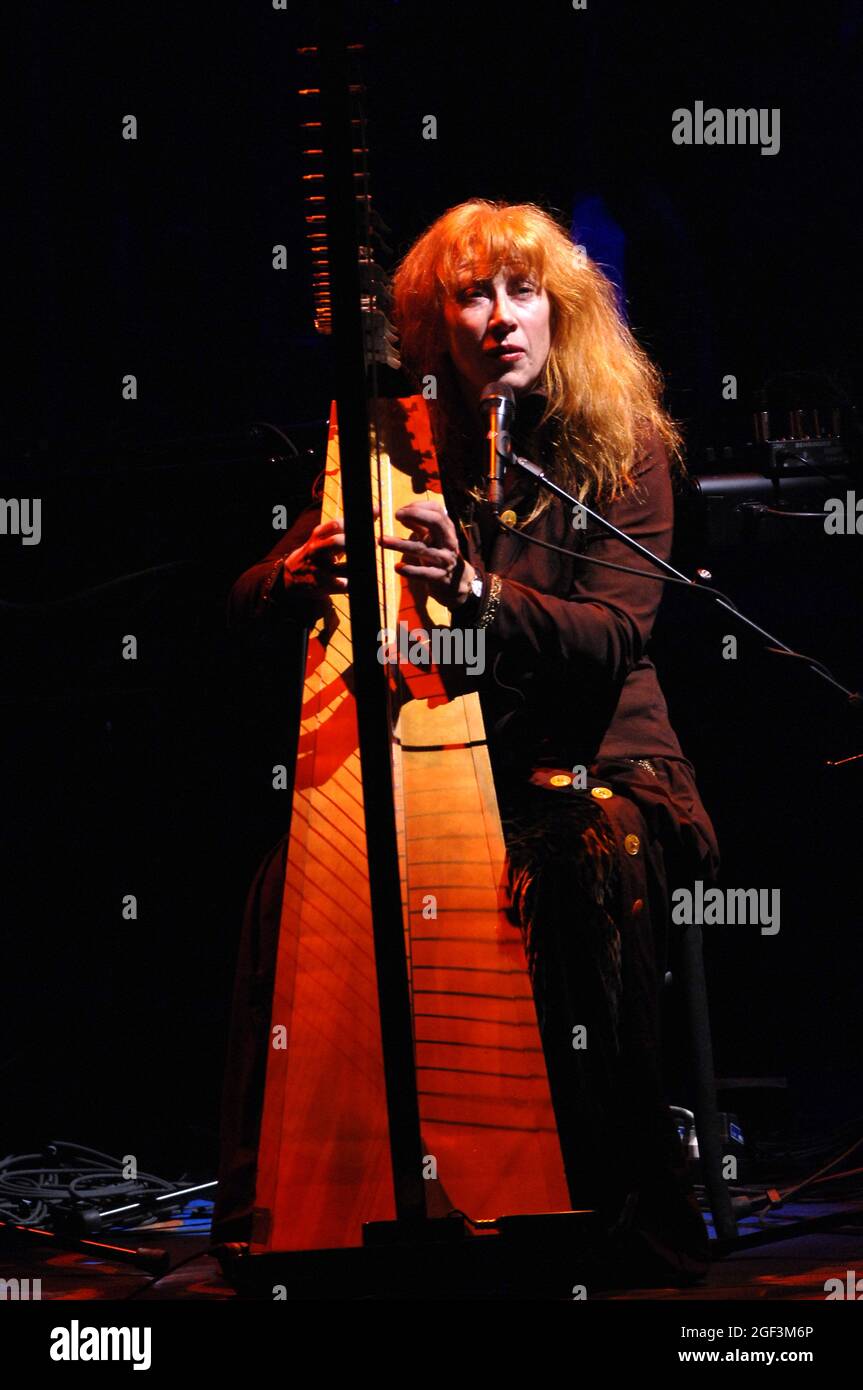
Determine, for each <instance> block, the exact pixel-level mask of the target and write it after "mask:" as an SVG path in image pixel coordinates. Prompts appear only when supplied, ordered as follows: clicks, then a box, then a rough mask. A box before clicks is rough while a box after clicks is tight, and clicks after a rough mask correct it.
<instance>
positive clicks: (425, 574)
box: [378, 502, 476, 609]
mask: <svg viewBox="0 0 863 1390" xmlns="http://www.w3.org/2000/svg"><path fill="white" fill-rule="evenodd" d="M396 520H397V521H400V522H401V523H402V525H403V526H408V527H410V529H411V533H412V534H411V538H410V540H401V539H400V538H399V537H398V536H381V537H379V541H378V543H379V545H382V546H384V547H385V548H386V549H387V550H399V551H401V553H402V554H403V555H404V556H405V559H404V560H402V561H401V562H400V563H399V564H397V565H396V567H395V568H396V573H397V574H403V575H404V576H405V578H406V579H416V580H420V581H422V582H423V583H424V584H425V586H426V588H427V590H428V592H429V593H430V594H431V596H432V598H435V599H437V600H438V602H439V603H443V604H445V605H446V607H447V608H449V609H453V608H459V607H460V606H461V604H463V603H464V602H465V600H466V599H467V598H468V597H469V595H470V592H471V588H470V586H471V580H472V579H473V578H474V575H475V573H476V571H475V570H474V568H473V565H471V564H469V563H468V562H467V561H466V560H465V559H464V557H463V556H462V555H461V553H460V552H459V548H458V536H457V535H456V529H455V526H454V524H453V522H452V519H451V518H450V516H449V515H448V514H447V512H446V511H445V510H444V508H443V507H441V506H439V505H438V504H437V503H436V502H409V503H408V505H407V506H406V507H400V508H399V510H398V511H397V512H396Z"/></svg>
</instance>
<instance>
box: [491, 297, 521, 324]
mask: <svg viewBox="0 0 863 1390" xmlns="http://www.w3.org/2000/svg"><path fill="white" fill-rule="evenodd" d="M514 326H515V318H514V317H513V312H512V304H511V303H510V301H509V299H508V298H507V296H506V294H505V293H504V292H503V291H499V292H498V293H497V294H496V295H495V297H494V303H493V305H492V311H491V317H490V319H489V328H496V329H498V330H500V329H501V328H506V329H509V328H513V327H514Z"/></svg>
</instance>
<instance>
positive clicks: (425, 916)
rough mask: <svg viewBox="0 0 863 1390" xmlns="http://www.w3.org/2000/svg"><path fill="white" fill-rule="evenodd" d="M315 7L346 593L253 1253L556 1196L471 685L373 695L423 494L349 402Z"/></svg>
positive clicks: (322, 641) (331, 616)
mask: <svg viewBox="0 0 863 1390" xmlns="http://www.w3.org/2000/svg"><path fill="white" fill-rule="evenodd" d="M325 9H326V10H327V14H326V16H325V17H323V18H322V24H323V26H324V28H325V29H326V30H327V33H325V34H322V36H321V45H320V52H319V53H318V54H316V58H317V60H319V62H320V65H321V67H320V71H321V77H320V80H319V85H315V84H312V85H310V86H309V87H308V88H305V89H304V93H305V95H306V96H307V97H308V98H309V99H310V100H311V101H317V102H319V103H320V105H319V116H318V117H317V118H316V119H313V120H312V119H310V121H309V122H308V123H307V125H306V130H307V133H308V134H309V135H310V136H311V139H310V141H309V148H310V152H311V153H312V154H313V155H320V159H321V162H322V165H323V170H322V172H324V173H325V174H326V180H325V181H324V180H323V179H319V178H318V177H317V175H316V174H313V175H311V176H310V177H309V181H308V187H309V189H310V191H309V192H308V194H307V201H306V203H305V207H306V217H307V225H308V226H309V228H310V238H311V243H310V244H311V245H312V248H313V256H314V259H315V262H316V265H317V269H316V271H315V276H316V279H315V285H316V298H317V306H316V307H317V315H318V326H319V328H322V329H323V330H324V331H328V330H329V329H330V328H331V327H332V328H334V329H335V337H336V343H335V346H336V363H337V366H336V397H337V399H336V403H335V404H334V406H333V408H332V411H331V417H330V425H329V440H328V453H327V464H326V480H325V488H324V495H323V509H322V519H324V520H326V519H328V518H329V517H331V516H334V515H337V514H339V513H342V514H343V515H344V516H345V524H346V539H347V552H348V557H349V565H350V595H349V597H345V596H341V595H337V596H335V597H334V598H333V600H332V603H331V606H330V608H329V611H328V613H327V614H326V616H325V617H324V618H322V619H321V620H320V621H319V622H318V624H317V626H316V627H314V629H312V630H311V632H310V633H309V638H308V647H307V660H306V670H305V686H304V692H303V700H302V715H301V727H300V735H299V747H298V757H297V766H296V777H295V787H294V794H293V809H292V821H291V836H290V842H289V848H288V856H287V872H286V877H285V883H284V894H283V902H282V910H281V920H280V927H279V938H278V957H277V963H276V975H275V989H274V997H273V1004H272V1017H271V1026H270V1037H269V1040H268V1043H269V1045H268V1053H267V1068H266V1083H265V1091H264V1102H263V1111H262V1119H261V1127H260V1140H259V1146H258V1155H257V1174H256V1190H255V1201H254V1221H253V1231H252V1237H251V1242H250V1245H249V1254H250V1255H252V1256H257V1255H266V1254H268V1253H271V1252H296V1253H299V1252H312V1251H325V1250H326V1251H337V1250H342V1251H344V1250H347V1249H350V1248H352V1247H358V1246H360V1245H363V1244H369V1243H372V1242H373V1241H374V1240H376V1239H380V1238H383V1236H382V1233H384V1232H386V1231H387V1230H390V1231H395V1232H397V1233H399V1234H400V1236H402V1237H404V1235H405V1233H406V1232H407V1233H409V1234H411V1235H412V1236H413V1237H416V1238H417V1239H419V1240H422V1239H424V1238H425V1237H424V1233H426V1232H427V1231H428V1229H429V1227H430V1226H433V1225H434V1223H435V1221H436V1219H437V1218H446V1217H447V1216H448V1214H450V1213H453V1212H458V1213H467V1215H468V1217H469V1218H470V1219H471V1225H472V1227H473V1228H474V1229H478V1228H480V1227H481V1225H482V1223H483V1222H489V1223H492V1222H494V1221H496V1220H497V1219H498V1218H500V1217H502V1216H510V1217H517V1216H519V1215H524V1216H529V1215H536V1214H540V1213H551V1212H564V1211H567V1210H568V1208H569V1205H570V1203H569V1196H568V1192H567V1185H566V1179H565V1176H564V1167H563V1161H562V1156H561V1149H560V1142H559V1138H558V1133H557V1127H556V1124H555V1117H554V1112H553V1108H552V1102H551V1097H550V1091H549V1083H548V1078H547V1074H546V1068H545V1060H544V1056H543V1050H542V1044H541V1041H540V1035H539V1030H538V1024H537V1019H536V1011H535V1005H534V1001H533V995H532V991H531V986H530V981H529V977H528V973H527V967H526V963H525V958H524V951H523V945H522V941H521V935H520V932H519V930H518V929H517V928H516V927H515V926H513V925H511V923H510V922H509V920H508V919H507V917H506V915H505V911H504V908H505V889H504V867H505V848H504V841H503V835H502V831H501V825H500V818H499V813H498V808H497V802H496V799H495V793H494V785H493V781H492V773H491V765H490V761H489V754H488V749H487V746H486V741H485V734H484V730H483V723H482V714H481V710H480V703H479V696H478V695H477V694H476V693H475V692H473V693H468V694H459V695H457V696H452V697H451V695H450V693H449V691H450V684H451V683H450V681H449V680H448V673H447V670H446V669H444V667H443V666H441V665H440V664H439V665H437V666H436V665H435V664H434V662H433V660H431V659H429V660H428V661H415V662H413V663H411V662H410V661H407V662H404V661H403V662H402V663H401V664H400V665H399V667H398V675H399V679H398V681H396V680H395V679H394V675H395V673H394V671H393V670H392V669H391V668H389V667H388V665H387V662H386V661H385V660H382V640H384V641H385V639H382V636H381V634H383V633H386V632H387V630H389V631H390V632H405V631H406V632H411V631H416V630H418V629H422V630H423V632H425V633H426V634H429V633H431V632H432V631H434V630H438V631H443V630H446V629H448V628H449V614H448V612H447V610H445V609H444V608H442V607H439V606H437V605H435V604H434V602H433V601H431V600H429V601H428V602H427V603H423V602H422V601H421V600H420V599H418V598H417V596H416V594H415V592H412V590H411V588H410V586H409V585H408V583H407V582H406V581H404V580H403V579H402V578H401V577H400V576H399V575H397V574H396V573H395V572H394V569H393V565H394V563H395V556H394V555H393V554H392V553H391V552H389V551H384V550H383V549H381V548H380V547H377V546H376V544H375V531H376V529H377V530H378V531H380V532H388V533H389V534H393V533H394V532H395V531H397V529H398V527H397V523H396V522H395V521H394V515H393V514H394V512H395V511H396V510H397V508H398V507H399V506H401V505H402V504H403V503H404V502H405V501H409V500H417V499H419V498H423V497H425V498H427V499H428V500H432V501H435V500H436V501H438V502H441V501H442V497H441V483H440V478H439V475H438V466H437V459H436V456H435V450H434V444H433V440H432V433H431V427H430V422H429V415H428V410H427V406H426V402H425V400H424V399H423V398H422V397H421V396H413V397H408V398H400V399H393V400H383V399H380V398H376V397H375V395H374V390H373V392H372V397H373V398H372V401H371V404H370V403H369V401H368V399H367V367H368V360H369V357H371V358H372V359H373V358H374V357H375V355H376V354H375V348H376V349H377V353H378V355H381V354H382V355H383V356H384V357H385V358H386V359H387V360H389V357H390V355H391V352H392V339H391V336H390V334H389V332H388V326H387V323H386V319H385V317H384V315H383V314H382V312H381V311H380V309H379V304H378V300H377V298H376V296H375V294H374V292H373V291H372V290H370V285H376V284H380V277H379V275H378V273H377V272H376V270H374V269H373V267H372V263H371V262H372V257H371V252H370V250H369V243H370V237H368V235H366V236H365V237H364V236H363V235H362V234H361V236H360V251H359V254H358V252H357V237H356V231H355V227H356V213H357V210H358V209H359V211H360V213H361V214H362V215H363V217H364V221H365V226H366V227H367V226H368V219H369V212H370V204H369V194H368V184H367V178H366V176H365V174H364V156H365V130H364V124H363V121H362V118H361V117H358V116H357V115H356V114H355V113H354V112H353V111H352V110H351V106H350V93H351V90H353V91H356V88H357V86H358V84H357V83H356V82H351V80H350V75H349V72H348V51H347V50H346V47H345V44H344V40H343V37H342V35H341V34H340V32H339V24H338V8H337V7H336V6H333V7H325ZM322 130H325V131H326V136H327V138H326V142H323V141H322V142H320V145H323V144H324V143H326V147H327V148H326V151H325V152H324V150H323V149H322V148H321V147H320V145H319V142H318V140H317V139H316V138H315V137H316V136H317V134H318V133H319V132H320V131H322ZM358 162H359V170H358ZM358 175H359V176H358ZM324 188H325V189H326V191H325V192H324ZM363 301H365V310H366V312H365V316H364V315H363ZM370 324H371V328H370V327H369V325H370ZM370 339H371V340H372V341H371V342H370ZM370 349H371V351H370ZM372 375H373V373H372ZM372 384H373V387H374V382H373V383H372ZM375 507H378V508H379V509H380V517H379V519H378V521H377V522H375V520H374V510H373V509H374V508H375ZM431 655H432V656H433V652H432V654H431ZM396 686H398V688H399V690H400V691H401V694H400V696H399V697H398V698H397V697H396V695H395V693H394V692H395V687H396ZM477 1223H478V1224H477ZM449 1225H450V1226H451V1225H452V1222H449Z"/></svg>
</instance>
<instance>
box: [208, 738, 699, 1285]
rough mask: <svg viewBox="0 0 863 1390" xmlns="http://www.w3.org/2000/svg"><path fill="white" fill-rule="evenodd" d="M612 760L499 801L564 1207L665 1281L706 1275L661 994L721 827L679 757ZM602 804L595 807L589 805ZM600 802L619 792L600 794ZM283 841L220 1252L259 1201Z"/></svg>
mask: <svg viewBox="0 0 863 1390" xmlns="http://www.w3.org/2000/svg"><path fill="white" fill-rule="evenodd" d="M645 761H646V762H648V763H649V767H648V766H646V765H644V762H637V761H634V760H631V759H615V760H614V761H611V760H606V761H603V762H601V763H595V764H593V765H592V766H591V767H590V769H589V770H588V773H589V775H588V778H587V785H586V787H585V788H584V789H580V790H574V789H573V788H572V787H571V786H564V787H556V786H554V785H553V784H552V782H551V777H552V776H553V775H554V774H555V771H556V770H555V769H547V770H544V771H543V772H541V773H538V774H535V776H534V779H533V780H532V782H531V783H529V784H527V785H526V786H525V785H523V786H521V787H520V788H518V789H517V790H516V789H512V788H509V789H504V790H500V789H499V790H500V805H501V814H502V819H503V823H504V833H505V837H506V840H507V849H508V863H509V870H510V879H511V884H512V890H513V907H512V913H513V916H514V919H515V920H516V921H518V923H519V925H520V926H521V928H522V931H523V933H524V938H525V945H526V950H527V955H528V961H529V968H530V973H531V980H532V983H533V989H534V995H535V998H536V1003H537V1012H538V1017H539V1021H540V1029H541V1033H542V1040H543V1047H544V1050H545V1054H546V1062H547V1066H548V1072H549V1082H550V1085H551V1091H552V1099H553V1102H554V1107H555V1113H556V1117H557V1122H558V1130H559V1133H560V1139H561V1146H562V1150H563V1156H564V1164H565V1168H566V1173H567V1179H568V1183H569V1188H570V1197H571V1200H572V1204H573V1206H579V1207H584V1206H593V1207H596V1208H598V1209H599V1210H600V1212H601V1213H602V1214H603V1215H604V1216H605V1217H606V1218H607V1222H608V1225H609V1226H612V1225H613V1224H614V1223H615V1222H619V1221H620V1219H621V1218H622V1217H623V1219H624V1222H625V1224H628V1225H632V1223H633V1221H634V1223H635V1227H636V1228H638V1229H640V1230H641V1231H642V1232H643V1233H644V1238H645V1240H646V1241H647V1243H648V1245H649V1247H650V1249H651V1250H655V1251H656V1252H657V1254H658V1256H659V1257H660V1258H665V1259H668V1260H669V1261H670V1267H671V1268H672V1269H679V1270H680V1271H681V1272H682V1273H683V1274H684V1275H685V1274H686V1273H695V1274H697V1273H698V1272H699V1271H700V1270H701V1269H703V1267H704V1263H705V1254H706V1235H705V1232H704V1227H703V1222H702V1221H701V1217H700V1215H699V1214H698V1209H697V1206H696V1205H695V1202H694V1198H693V1197H692V1194H691V1188H690V1186H689V1184H688V1181H687V1178H686V1173H685V1164H684V1160H683V1154H682V1149H681V1145H680V1141H679V1138H678V1135H677V1131H676V1128H675V1126H674V1123H673V1121H672V1117H671V1115H670V1112H669V1110H668V1106H667V1104H666V1101H665V1097H664V1094H663V1087H662V1077H661V1065H660V1018H659V1005H660V990H661V985H662V981H663V979H664V975H665V970H666V965H667V959H668V952H669V945H670V943H669V936H668V932H669V927H668V920H669V911H668V902H669V892H670V888H672V887H674V886H677V885H681V886H683V885H685V884H686V883H691V882H692V881H693V879H696V878H702V879H704V880H705V882H707V881H709V882H713V881H715V878H716V874H717V872H718V863H719V853H718V847H717V844H716V837H715V833H714V830H713V826H712V824H711V822H710V819H709V817H708V816H707V813H706V812H705V810H704V807H703V806H702V804H701V799H700V797H699V794H698V790H697V787H696V784H695V778H694V773H693V769H692V765H691V764H690V763H689V762H688V761H687V760H685V759H663V758H651V759H649V760H645ZM596 791H599V795H596V794H595V792H596ZM608 793H611V794H610V795H609V794H608ZM286 855H287V837H285V838H283V839H282V840H280V841H279V843H278V844H277V845H276V846H275V847H274V848H273V849H272V850H271V851H270V853H269V854H268V855H267V857H266V858H265V860H264V861H263V863H262V864H261V866H260V868H259V869H258V872H257V874H256V876H255V879H254V882H253V884H252V886H251V889H250V892H249V896H248V900H247V904H246V912H245V918H244V924H243V933H242V939H241V942H240V951H239V959H238V963H237V975H236V982H235V989H234V999H233V1013H232V1021H231V1031H230V1038H229V1044H228V1058H227V1068H226V1075H225V1084H224V1093H223V1101H222V1116H221V1133H220V1169H219V1187H218V1190H217V1198H216V1211H215V1215H214V1222H213V1239H214V1243H216V1244H220V1243H222V1242H227V1241H246V1240H248V1238H249V1232H250V1227H251V1216H252V1207H253V1201H254V1184H255V1166H256V1157H257V1144H258V1133H259V1128H260V1121H261V1109H262V1104H263V1093H264V1080H265V1073H266V1063H267V1039H268V1036H269V1023H270V1010H271V1006H272V997H273V987H274V974H275V961H276V947H277V937H278V924H279V916H280V910H281V899H282V890H283V886H284V878H285V866H286Z"/></svg>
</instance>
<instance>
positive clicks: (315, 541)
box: [282, 516, 348, 599]
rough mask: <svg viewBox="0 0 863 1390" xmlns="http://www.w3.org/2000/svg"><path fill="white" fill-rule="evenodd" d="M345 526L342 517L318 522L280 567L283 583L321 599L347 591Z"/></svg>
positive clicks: (292, 588)
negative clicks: (344, 559) (344, 558)
mask: <svg viewBox="0 0 863 1390" xmlns="http://www.w3.org/2000/svg"><path fill="white" fill-rule="evenodd" d="M344 553H345V523H344V520H343V518H342V517H340V516H336V517H333V519H332V521H324V522H321V523H320V525H318V526H316V527H315V529H314V531H312V533H311V535H310V536H309V538H308V540H307V541H306V542H305V544H304V545H301V546H300V547H299V549H297V550H292V551H291V553H290V555H288V556H287V557H286V559H285V561H284V563H283V565H282V584H283V585H284V587H285V588H286V589H289V590H293V591H294V592H297V591H302V592H303V593H304V594H307V595H308V597H309V598H315V599H322V598H325V597H326V596H327V595H329V594H343V593H345V592H346V591H347V587H348V581H347V577H346V570H347V566H346V564H345V563H344V561H343V559H342V557H343V556H344Z"/></svg>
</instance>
